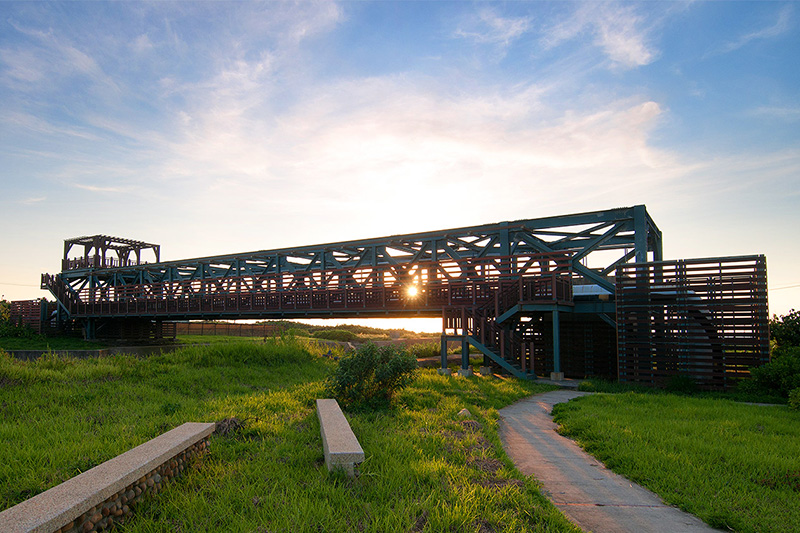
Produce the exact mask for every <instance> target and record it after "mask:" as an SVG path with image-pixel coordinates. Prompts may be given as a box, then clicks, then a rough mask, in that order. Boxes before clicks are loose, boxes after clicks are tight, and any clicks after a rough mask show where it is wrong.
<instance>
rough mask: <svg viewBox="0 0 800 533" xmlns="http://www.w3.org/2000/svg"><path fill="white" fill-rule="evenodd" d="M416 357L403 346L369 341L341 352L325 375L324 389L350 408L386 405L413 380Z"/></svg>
mask: <svg viewBox="0 0 800 533" xmlns="http://www.w3.org/2000/svg"><path fill="white" fill-rule="evenodd" d="M416 368H417V361H416V359H415V358H414V357H412V356H411V355H409V354H408V353H407V352H406V351H405V349H404V348H402V347H397V346H381V347H380V348H379V347H377V346H375V345H374V344H373V343H371V342H369V343H366V344H364V345H362V346H359V348H358V349H357V350H356V351H354V352H351V353H350V354H348V355H345V356H344V357H342V358H341V359H340V360H339V364H338V365H337V366H336V368H335V369H334V371H333V373H332V374H331V375H330V376H329V377H328V381H327V391H328V393H329V394H330V395H331V396H333V397H334V398H336V399H337V400H338V401H339V402H340V403H341V404H343V405H345V406H347V407H352V408H375V407H385V406H388V405H389V403H390V402H391V400H392V395H393V394H394V393H395V392H396V391H399V390H401V389H403V388H404V387H406V386H408V385H409V384H410V383H411V382H412V381H413V380H414V371H415V369H416Z"/></svg>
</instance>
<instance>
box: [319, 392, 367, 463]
mask: <svg viewBox="0 0 800 533" xmlns="http://www.w3.org/2000/svg"><path fill="white" fill-rule="evenodd" d="M317 417H318V418H319V426H320V432H321V433H322V448H323V451H324V452H325V465H326V466H327V467H328V470H333V469H334V468H342V469H344V471H345V472H347V474H348V475H350V476H354V475H355V465H356V464H357V463H361V462H363V461H364V450H363V449H362V448H361V444H359V443H358V439H357V438H356V436H355V434H354V433H353V430H352V429H351V428H350V423H349V422H347V419H346V418H345V417H344V413H342V410H341V408H340V407H339V403H338V402H337V401H336V400H332V399H319V400H317Z"/></svg>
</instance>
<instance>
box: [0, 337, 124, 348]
mask: <svg viewBox="0 0 800 533" xmlns="http://www.w3.org/2000/svg"><path fill="white" fill-rule="evenodd" d="M101 348H108V344H107V343H104V342H101V341H85V340H83V339H81V338H78V337H45V336H44V335H33V336H31V337H29V338H26V337H0V349H3V350H98V349H101Z"/></svg>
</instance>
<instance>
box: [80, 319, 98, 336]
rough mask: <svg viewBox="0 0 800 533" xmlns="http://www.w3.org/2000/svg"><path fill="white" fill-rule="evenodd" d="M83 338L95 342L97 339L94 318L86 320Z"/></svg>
mask: <svg viewBox="0 0 800 533" xmlns="http://www.w3.org/2000/svg"><path fill="white" fill-rule="evenodd" d="M83 338H84V339H85V340H87V341H93V340H96V339H97V323H96V322H95V319H94V318H88V319H86V324H85V325H84V329H83Z"/></svg>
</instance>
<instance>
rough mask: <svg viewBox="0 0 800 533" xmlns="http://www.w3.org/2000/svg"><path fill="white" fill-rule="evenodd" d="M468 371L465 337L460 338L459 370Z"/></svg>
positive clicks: (467, 352)
mask: <svg viewBox="0 0 800 533" xmlns="http://www.w3.org/2000/svg"><path fill="white" fill-rule="evenodd" d="M468 369H469V341H467V336H466V335H464V336H463V337H461V370H468Z"/></svg>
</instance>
